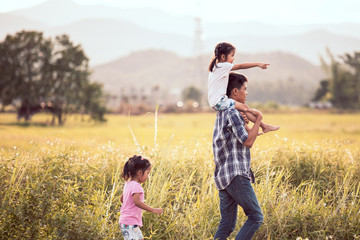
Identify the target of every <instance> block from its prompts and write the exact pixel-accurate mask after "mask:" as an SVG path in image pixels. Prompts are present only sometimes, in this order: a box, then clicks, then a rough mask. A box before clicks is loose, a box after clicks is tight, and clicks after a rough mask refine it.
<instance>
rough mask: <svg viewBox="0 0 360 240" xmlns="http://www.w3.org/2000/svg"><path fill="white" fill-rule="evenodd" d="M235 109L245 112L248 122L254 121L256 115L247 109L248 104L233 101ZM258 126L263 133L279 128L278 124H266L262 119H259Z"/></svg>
mask: <svg viewBox="0 0 360 240" xmlns="http://www.w3.org/2000/svg"><path fill="white" fill-rule="evenodd" d="M235 109H236V110H238V111H242V112H244V113H245V114H246V117H247V118H248V119H249V120H250V122H255V121H256V116H254V115H253V114H252V113H250V112H248V111H247V110H249V109H250V107H249V106H248V105H246V104H244V103H240V102H235ZM260 127H261V128H262V130H263V132H264V133H267V132H270V131H276V130H278V129H279V128H280V127H279V126H274V125H270V124H266V123H264V122H263V121H261V123H260Z"/></svg>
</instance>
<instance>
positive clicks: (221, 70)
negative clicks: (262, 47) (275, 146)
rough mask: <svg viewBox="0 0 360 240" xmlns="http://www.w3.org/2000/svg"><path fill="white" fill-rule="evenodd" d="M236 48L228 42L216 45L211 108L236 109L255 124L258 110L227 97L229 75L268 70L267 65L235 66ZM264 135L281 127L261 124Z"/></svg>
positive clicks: (212, 64) (210, 86)
mask: <svg viewBox="0 0 360 240" xmlns="http://www.w3.org/2000/svg"><path fill="white" fill-rule="evenodd" d="M235 51H236V49H235V47H234V46H233V45H232V44H230V43H227V42H222V43H219V44H217V45H216V47H215V50H214V56H213V58H212V60H211V62H210V65H209V79H208V101H209V104H210V106H211V107H212V108H213V109H215V110H216V111H224V110H226V109H229V108H235V109H237V110H239V111H241V112H243V113H244V114H245V115H246V117H247V118H248V119H249V120H250V121H251V122H255V120H256V117H255V116H256V115H257V114H258V110H256V109H251V108H249V106H247V105H246V104H243V103H239V102H236V101H234V100H233V99H230V98H228V96H226V90H227V86H228V82H229V73H230V71H233V70H239V69H248V68H254V67H259V68H262V69H266V68H267V66H268V65H269V64H267V63H239V64H234V63H233V62H234V60H235ZM254 115H255V116H254ZM260 126H261V128H262V130H263V132H264V133H267V132H269V131H276V130H278V129H279V128H280V127H278V126H273V125H270V124H266V123H263V122H261V124H260Z"/></svg>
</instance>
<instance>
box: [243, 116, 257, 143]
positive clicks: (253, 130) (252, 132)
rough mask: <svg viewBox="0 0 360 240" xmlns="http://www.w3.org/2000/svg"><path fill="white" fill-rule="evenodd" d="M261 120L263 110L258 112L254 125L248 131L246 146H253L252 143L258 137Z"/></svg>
mask: <svg viewBox="0 0 360 240" xmlns="http://www.w3.org/2000/svg"><path fill="white" fill-rule="evenodd" d="M261 120H262V114H261V112H258V114H257V115H256V120H255V122H254V125H253V127H252V128H251V129H250V130H249V131H248V135H249V136H248V138H247V139H246V141H245V142H244V143H243V144H244V146H246V147H248V148H251V147H252V145H253V144H254V142H255V139H256V137H257V136H258V135H259V128H260V123H261Z"/></svg>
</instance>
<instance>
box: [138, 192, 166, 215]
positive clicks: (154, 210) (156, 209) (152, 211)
mask: <svg viewBox="0 0 360 240" xmlns="http://www.w3.org/2000/svg"><path fill="white" fill-rule="evenodd" d="M140 195H141V193H134V194H133V195H132V197H133V200H134V203H135V205H136V206H137V207H139V208H141V209H144V210H146V211H148V212H151V213H155V214H160V213H162V212H163V210H162V209H161V208H152V207H150V206H148V205H146V204H145V203H143V202H142V201H141V200H140Z"/></svg>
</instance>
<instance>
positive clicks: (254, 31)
mask: <svg viewBox="0 0 360 240" xmlns="http://www.w3.org/2000/svg"><path fill="white" fill-rule="evenodd" d="M12 13H13V14H16V15H19V16H23V17H26V18H28V19H30V20H35V21H38V22H44V23H46V24H48V25H53V26H59V25H66V24H69V23H72V22H76V21H80V20H84V19H91V18H111V19H116V20H122V21H128V22H132V23H134V24H136V25H139V26H141V27H144V28H147V29H150V30H154V31H160V32H167V33H173V34H180V35H184V36H188V37H191V36H193V35H194V33H195V19H194V17H192V16H181V17H174V16H171V15H169V14H167V13H165V12H163V11H161V10H159V9H153V8H136V9H124V8H118V7H108V6H103V5H79V4H76V3H75V2H73V1H72V0H49V1H47V2H44V3H42V4H40V5H38V6H35V7H32V8H28V9H21V10H16V11H13V12H12ZM202 26H203V33H204V35H205V36H206V37H209V38H213V37H220V36H232V35H243V34H244V35H258V36H264V35H266V36H285V35H298V34H303V33H306V32H309V31H317V30H325V31H327V32H330V33H334V34H341V35H346V36H353V37H358V38H360V24H355V23H339V24H304V25H287V24H286V23H285V24H284V25H270V24H264V23H260V22H233V23H214V22H203V23H202Z"/></svg>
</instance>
